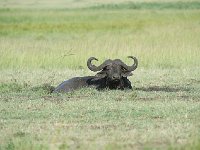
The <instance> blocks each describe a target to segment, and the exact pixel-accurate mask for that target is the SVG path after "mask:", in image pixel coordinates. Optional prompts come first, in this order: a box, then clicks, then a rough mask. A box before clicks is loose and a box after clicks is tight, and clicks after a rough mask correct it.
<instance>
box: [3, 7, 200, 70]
mask: <svg viewBox="0 0 200 150" xmlns="http://www.w3.org/2000/svg"><path fill="white" fill-rule="evenodd" d="M0 12H1V13H0V53H1V55H0V68H1V69H3V68H11V69H12V68H29V67H31V68H85V67H86V60H87V59H88V57H90V56H95V57H97V58H99V60H100V62H99V63H101V62H102V61H104V60H105V59H107V58H120V59H122V60H124V61H125V62H126V63H129V64H131V61H129V60H128V59H126V57H127V56H129V55H134V56H136V57H137V58H138V59H139V64H140V67H141V68H142V67H145V68H158V67H161V68H169V67H174V68H185V67H191V66H198V65H199V63H200V59H199V58H200V54H199V50H200V49H199V47H200V36H199V35H200V24H199V20H200V15H199V14H200V11H199V10H185V11H183V10H181V11H180V10H173V11H172V10H164V11H160V10H126V9H118V10H104V9H103V10H102V9H100V10H95V9H93V10H91V9H86V10H82V9H81V10H77V9H76V10H64V9H57V10H56V9H55V10H53V9H46V10H40V9H36V10H34V9H31V10H27V9H1V10H0Z"/></svg>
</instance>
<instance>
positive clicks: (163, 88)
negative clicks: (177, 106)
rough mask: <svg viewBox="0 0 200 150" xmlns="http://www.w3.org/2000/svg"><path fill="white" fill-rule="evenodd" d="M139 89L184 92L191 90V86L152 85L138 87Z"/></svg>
mask: <svg viewBox="0 0 200 150" xmlns="http://www.w3.org/2000/svg"><path fill="white" fill-rule="evenodd" d="M135 89H136V90H138V91H144V92H184V91H190V89H189V88H186V87H168V86H164V87H162V86H151V87H136V88H135Z"/></svg>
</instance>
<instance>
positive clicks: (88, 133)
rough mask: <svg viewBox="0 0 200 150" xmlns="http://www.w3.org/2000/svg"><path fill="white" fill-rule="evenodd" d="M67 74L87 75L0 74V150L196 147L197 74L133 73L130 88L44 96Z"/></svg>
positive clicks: (168, 71)
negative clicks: (0, 82) (0, 81)
mask: <svg viewBox="0 0 200 150" xmlns="http://www.w3.org/2000/svg"><path fill="white" fill-rule="evenodd" d="M11 74H15V76H14V77H13V76H12V75H11ZM72 74H77V75H78V76H82V75H83V74H90V73H89V72H85V71H80V70H79V71H78V70H77V71H74V72H73V73H72V72H70V71H58V72H57V70H56V73H55V72H54V71H47V70H34V71H27V70H26V71H24V70H21V71H17V72H15V73H14V72H13V71H8V70H7V71H1V80H2V82H3V83H2V84H1V87H0V92H1V101H0V112H1V113H0V118H1V130H0V135H1V136H0V141H1V143H0V145H1V147H2V148H7V149H12V148H8V147H14V148H13V149H62V148H63V149H124V148H126V149H132V148H135V149H148V148H150V149H151V148H156V149H169V148H172V149H176V148H177V149H180V148H183V147H185V146H186V147H188V148H192V147H199V142H198V139H199V135H200V130H199V129H200V128H199V127H200V124H199V123H200V120H199V115H200V111H199V110H200V105H199V96H200V93H199V90H200V86H199V81H200V78H199V76H198V74H199V69H194V68H193V69H183V70H181V69H162V70H161V69H157V70H152V69H148V70H143V69H138V70H137V71H136V72H135V75H134V76H133V77H131V78H130V80H131V81H132V84H133V85H134V90H133V91H103V92H98V91H96V90H95V89H82V90H79V91H76V92H73V93H69V94H64V95H56V94H54V95H52V94H48V88H47V87H48V86H46V85H43V84H46V83H48V81H51V83H49V84H51V85H57V84H58V83H59V82H61V80H62V79H63V78H64V77H66V78H69V77H70V76H72ZM180 74H182V77H180ZM52 76H54V77H52ZM61 78H62V79H61ZM41 81H42V82H41ZM8 89H9V90H8ZM194 149H196V148H194Z"/></svg>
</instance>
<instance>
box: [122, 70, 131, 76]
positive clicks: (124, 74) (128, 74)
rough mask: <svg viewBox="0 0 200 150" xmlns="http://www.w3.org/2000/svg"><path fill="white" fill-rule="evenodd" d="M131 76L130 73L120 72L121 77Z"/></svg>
mask: <svg viewBox="0 0 200 150" xmlns="http://www.w3.org/2000/svg"><path fill="white" fill-rule="evenodd" d="M132 75H133V74H132V73H131V72H130V71H124V72H122V77H128V76H132Z"/></svg>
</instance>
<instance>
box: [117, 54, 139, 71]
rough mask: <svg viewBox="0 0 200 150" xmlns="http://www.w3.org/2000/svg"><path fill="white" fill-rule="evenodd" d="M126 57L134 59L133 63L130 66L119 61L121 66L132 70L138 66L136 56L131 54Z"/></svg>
mask: <svg viewBox="0 0 200 150" xmlns="http://www.w3.org/2000/svg"><path fill="white" fill-rule="evenodd" d="M128 58H131V59H133V60H134V64H133V65H132V66H127V65H126V64H125V63H123V62H122V63H121V66H122V67H124V68H125V69H127V70H128V71H134V70H135V69H136V68H137V66H138V60H137V58H136V57H133V56H128Z"/></svg>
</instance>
